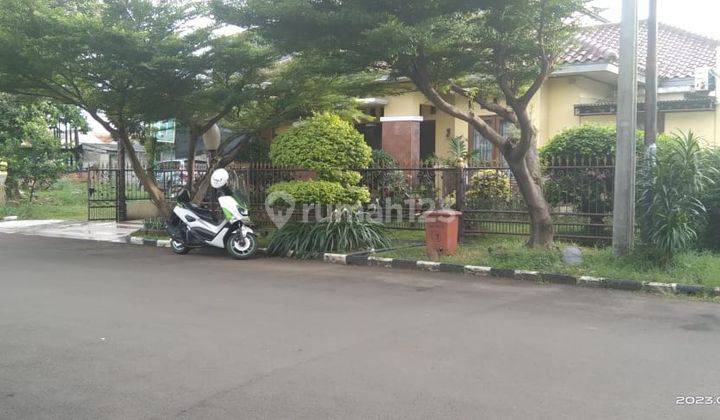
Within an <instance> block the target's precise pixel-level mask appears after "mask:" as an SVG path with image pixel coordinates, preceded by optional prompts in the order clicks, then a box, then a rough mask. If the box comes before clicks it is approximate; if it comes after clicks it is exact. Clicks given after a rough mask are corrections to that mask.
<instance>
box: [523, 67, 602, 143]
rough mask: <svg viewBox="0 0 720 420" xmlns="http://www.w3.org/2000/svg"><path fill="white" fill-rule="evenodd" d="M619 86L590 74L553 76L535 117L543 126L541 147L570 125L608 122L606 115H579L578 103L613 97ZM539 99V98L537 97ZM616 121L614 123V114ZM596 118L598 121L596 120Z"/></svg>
mask: <svg viewBox="0 0 720 420" xmlns="http://www.w3.org/2000/svg"><path fill="white" fill-rule="evenodd" d="M615 89H616V88H615V87H614V86H612V85H609V84H607V83H602V82H598V81H595V80H592V79H589V78H587V77H581V76H566V77H553V78H550V79H549V80H548V81H547V82H546V83H545V85H544V86H543V88H542V89H541V94H540V100H539V104H538V106H539V108H540V109H539V110H538V111H537V112H536V113H537V116H536V117H535V118H534V121H535V124H536V125H538V127H539V131H540V133H539V136H538V146H542V145H544V144H546V143H547V142H548V140H550V139H551V138H552V137H553V136H555V135H556V134H558V133H560V132H561V131H563V130H565V129H566V128H570V127H576V126H578V125H581V124H583V119H587V118H589V119H587V120H586V121H585V122H598V123H604V122H606V121H608V118H604V117H605V116H593V117H579V116H576V115H575V108H574V107H575V105H576V104H587V103H593V102H598V101H602V100H612V99H613V97H614V95H615ZM535 99H536V100H537V99H538V98H537V97H536V98H535ZM612 119H613V123H614V117H613V118H612ZM593 120H595V121H593Z"/></svg>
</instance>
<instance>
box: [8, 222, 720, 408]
mask: <svg viewBox="0 0 720 420" xmlns="http://www.w3.org/2000/svg"><path fill="white" fill-rule="evenodd" d="M457 279H458V277H456V276H452V275H450V276H448V275H444V274H440V273H423V272H397V271H387V270H384V269H376V268H359V267H345V266H333V265H326V264H322V263H316V262H290V261H283V260H254V261H247V262H236V261H233V260H230V259H228V258H227V257H225V256H224V255H223V254H222V253H215V252H206V253H203V254H200V253H195V254H190V255H188V256H185V257H178V256H175V255H171V254H170V253H169V251H167V250H164V249H156V248H151V247H140V246H128V245H119V244H109V243H99V242H86V241H73V240H67V239H52V238H41V237H31V236H20V235H8V234H0V418H3V419H6V418H7V419H20V418H33V419H37V418H66V419H83V418H86V419H97V418H118V419H121V418H122V419H126V418H188V419H200V418H202V419H207V418H228V419H238V418H266V419H267V418H270V419H275V418H311V419H318V418H341V419H353V418H358V419H367V418H411V419H417V418H467V419H477V418H519V419H527V418H548V419H549V418H552V419H561V418H568V419H578V418H583V419H585V418H598V419H608V418H678V419H692V418H720V405H704V406H678V405H676V404H675V403H676V397H680V396H686V395H701V396H713V397H715V396H720V368H719V357H718V356H719V354H720V351H719V350H720V317H719V316H718V315H719V314H720V306H718V305H717V304H714V303H707V302H692V301H687V300H682V299H673V298H661V297H656V296H649V295H644V294H634V293H627V292H614V291H605V290H587V289H580V288H573V287H563V286H537V285H532V284H525V283H521V282H506V281H500V280H490V279H486V280H483V281H472V282H471V281H462V280H457Z"/></svg>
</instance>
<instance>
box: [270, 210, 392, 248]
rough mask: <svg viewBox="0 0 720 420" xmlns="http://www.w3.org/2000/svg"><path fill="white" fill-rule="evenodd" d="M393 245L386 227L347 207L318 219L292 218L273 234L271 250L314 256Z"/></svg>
mask: <svg viewBox="0 0 720 420" xmlns="http://www.w3.org/2000/svg"><path fill="white" fill-rule="evenodd" d="M389 246H390V239H389V237H388V234H387V231H386V229H385V227H384V226H383V225H382V224H381V223H379V222H376V221H373V220H371V219H370V218H369V216H368V214H367V213H364V212H362V211H353V210H351V209H348V208H343V209H339V210H336V211H334V212H333V213H331V214H330V216H328V217H327V218H326V219H325V220H322V221H320V222H315V223H300V222H292V223H288V224H286V225H285V226H283V227H282V228H281V229H280V230H278V231H277V232H276V233H275V234H274V235H273V237H272V240H271V241H270V244H269V245H268V253H269V254H270V255H276V256H288V255H292V256H293V257H295V258H313V257H316V256H318V255H321V254H322V253H324V252H349V251H363V250H370V249H380V248H387V247H389Z"/></svg>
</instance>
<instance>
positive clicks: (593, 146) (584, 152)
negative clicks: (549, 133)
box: [540, 124, 670, 164]
mask: <svg viewBox="0 0 720 420" xmlns="http://www.w3.org/2000/svg"><path fill="white" fill-rule="evenodd" d="M644 136H645V134H644V132H643V131H641V130H638V131H637V134H636V136H635V138H636V140H637V152H638V154H641V153H642V152H643V150H645V147H644ZM669 138H670V136H668V135H666V134H660V135H659V136H658V144H659V143H667V142H668V140H669ZM616 143H617V129H616V127H615V126H604V125H597V124H586V125H581V126H579V127H573V128H568V129H565V130H563V131H562V132H561V133H559V134H557V135H556V136H555V137H553V138H552V139H550V141H549V142H548V144H546V145H545V146H544V147H542V148H541V149H540V157H541V158H542V160H543V162H545V163H546V164H548V163H550V162H551V161H552V160H553V159H562V160H564V159H570V160H572V159H577V160H578V161H581V160H585V161H588V160H590V161H592V160H596V159H605V158H607V159H614V158H615V146H616Z"/></svg>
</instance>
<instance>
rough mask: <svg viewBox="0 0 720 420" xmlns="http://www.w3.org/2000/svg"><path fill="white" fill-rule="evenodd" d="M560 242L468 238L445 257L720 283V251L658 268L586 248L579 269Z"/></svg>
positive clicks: (415, 252)
mask: <svg viewBox="0 0 720 420" xmlns="http://www.w3.org/2000/svg"><path fill="white" fill-rule="evenodd" d="M413 234H414V235H415V236H414V237H415V238H416V239H417V241H415V242H418V241H420V242H422V240H423V239H422V238H423V233H422V232H413ZM412 238H413V236H412V235H411V234H409V233H403V234H402V235H401V239H402V240H401V241H399V242H397V243H398V245H399V246H402V245H405V244H406V243H407V242H410V241H411V239H412ZM556 245H557V247H556V249H552V250H534V249H528V248H527V247H525V246H524V243H523V239H522V238H506V237H485V238H467V239H466V242H465V243H464V244H462V245H460V247H459V249H458V252H457V254H456V255H454V256H452V257H441V258H440V259H439V261H442V262H445V263H454V264H468V265H480V266H489V267H496V268H514V269H521V270H533V271H541V272H544V273H552V274H569V275H587V276H594V277H605V278H611V279H628V280H639V281H658V282H663V283H686V284H699V285H704V286H720V254H718V253H712V252H708V251H705V252H700V251H691V252H687V253H685V254H682V255H680V256H678V257H677V258H676V261H675V262H674V263H673V264H672V265H671V266H669V267H667V268H666V269H663V268H661V267H658V266H657V265H656V262H655V261H651V260H648V259H646V258H642V257H638V256H631V257H627V258H616V257H614V256H613V254H612V249H611V248H609V247H605V248H591V247H580V248H581V249H582V251H583V263H582V264H581V265H579V266H574V267H573V266H568V265H566V264H564V263H563V261H562V256H561V255H560V250H561V249H562V248H563V247H565V246H568V245H570V244H569V243H562V242H558V243H557V244H556ZM378 256H382V257H392V258H403V259H409V260H426V261H427V260H430V258H429V257H428V256H427V254H426V252H425V247H424V246H422V247H414V248H402V249H397V250H393V251H387V252H382V253H379V254H378Z"/></svg>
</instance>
